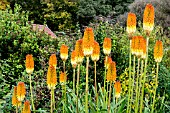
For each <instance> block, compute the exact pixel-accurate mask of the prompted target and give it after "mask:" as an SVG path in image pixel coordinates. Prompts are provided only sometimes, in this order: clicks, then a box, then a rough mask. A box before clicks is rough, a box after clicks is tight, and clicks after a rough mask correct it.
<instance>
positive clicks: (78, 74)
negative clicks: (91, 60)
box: [76, 64, 80, 113]
mask: <svg viewBox="0 0 170 113" xmlns="http://www.w3.org/2000/svg"><path fill="white" fill-rule="evenodd" d="M79 76H80V64H78V67H77V101H76V109H77V113H79V109H78V98H79Z"/></svg>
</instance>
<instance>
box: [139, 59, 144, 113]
mask: <svg viewBox="0 0 170 113" xmlns="http://www.w3.org/2000/svg"><path fill="white" fill-rule="evenodd" d="M143 63H144V61H143V59H142V61H141V71H140V74H141V75H140V78H139V92H138V99H139V95H140V93H141V88H142V80H143ZM139 110H140V109H139Z"/></svg>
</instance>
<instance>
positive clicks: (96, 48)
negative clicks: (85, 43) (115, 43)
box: [91, 41, 100, 61]
mask: <svg viewBox="0 0 170 113" xmlns="http://www.w3.org/2000/svg"><path fill="white" fill-rule="evenodd" d="M99 56H100V46H99V43H98V42H96V41H94V45H93V54H92V55H91V59H92V61H98V60H99Z"/></svg>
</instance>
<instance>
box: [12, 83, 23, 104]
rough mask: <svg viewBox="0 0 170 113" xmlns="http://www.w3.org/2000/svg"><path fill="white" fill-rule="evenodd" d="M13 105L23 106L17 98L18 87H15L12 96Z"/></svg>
mask: <svg viewBox="0 0 170 113" xmlns="http://www.w3.org/2000/svg"><path fill="white" fill-rule="evenodd" d="M12 105H13V106H16V107H18V106H20V105H21V102H20V101H18V98H17V86H14V90H13V95H12Z"/></svg>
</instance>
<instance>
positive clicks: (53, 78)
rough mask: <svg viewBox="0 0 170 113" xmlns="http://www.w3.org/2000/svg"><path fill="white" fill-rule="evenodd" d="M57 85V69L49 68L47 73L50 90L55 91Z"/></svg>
mask: <svg viewBox="0 0 170 113" xmlns="http://www.w3.org/2000/svg"><path fill="white" fill-rule="evenodd" d="M56 84H57V75H56V69H55V67H54V66H49V67H48V72H47V85H48V88H49V89H55V86H56Z"/></svg>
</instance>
